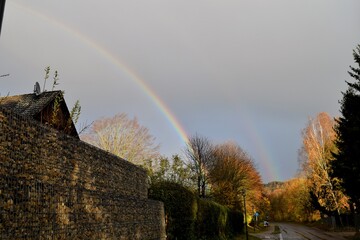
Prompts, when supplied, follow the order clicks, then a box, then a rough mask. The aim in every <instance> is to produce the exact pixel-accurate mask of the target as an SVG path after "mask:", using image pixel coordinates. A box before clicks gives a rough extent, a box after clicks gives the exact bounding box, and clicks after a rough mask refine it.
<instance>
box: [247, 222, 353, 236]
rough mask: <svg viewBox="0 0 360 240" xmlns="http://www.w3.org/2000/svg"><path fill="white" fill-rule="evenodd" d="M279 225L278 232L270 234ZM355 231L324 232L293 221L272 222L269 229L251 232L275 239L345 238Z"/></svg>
mask: <svg viewBox="0 0 360 240" xmlns="http://www.w3.org/2000/svg"><path fill="white" fill-rule="evenodd" d="M275 225H277V226H279V227H280V230H281V233H280V234H272V231H273V230H274V226H275ZM354 234H355V233H339V232H325V231H323V230H320V229H317V228H312V227H307V226H304V225H299V224H294V223H273V224H272V226H271V227H270V228H269V231H267V232H264V233H258V234H253V235H255V236H257V237H259V238H261V239H277V240H346V239H348V238H345V237H344V236H352V235H354Z"/></svg>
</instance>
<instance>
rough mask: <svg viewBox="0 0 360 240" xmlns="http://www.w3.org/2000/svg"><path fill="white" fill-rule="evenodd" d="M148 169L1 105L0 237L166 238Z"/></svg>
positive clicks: (159, 206)
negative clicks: (149, 194)
mask: <svg viewBox="0 0 360 240" xmlns="http://www.w3.org/2000/svg"><path fill="white" fill-rule="evenodd" d="M147 190H148V185H147V175H146V172H145V170H143V169H142V168H140V167H137V166H135V165H133V164H131V163H129V162H127V161H125V160H123V159H120V158H118V157H116V156H114V155H112V154H109V153H107V152H105V151H102V150H100V149H98V148H96V147H94V146H91V145H89V144H86V143H84V142H82V141H79V140H78V139H76V138H73V137H70V136H67V135H65V134H62V133H60V132H58V131H56V130H54V129H51V128H49V127H47V126H44V125H42V124H40V123H38V122H35V121H33V120H31V119H27V118H25V117H22V116H20V115H18V114H14V113H12V112H11V111H8V110H6V109H2V108H0V239H165V226H164V212H163V211H164V210H163V204H162V203H161V202H158V201H153V200H149V199H147Z"/></svg>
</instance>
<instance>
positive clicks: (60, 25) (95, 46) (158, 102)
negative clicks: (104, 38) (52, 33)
mask: <svg viewBox="0 0 360 240" xmlns="http://www.w3.org/2000/svg"><path fill="white" fill-rule="evenodd" d="M11 3H12V4H14V5H16V7H18V8H20V9H22V10H24V11H27V12H30V13H31V14H32V15H35V16H37V17H39V18H41V19H43V20H45V21H47V22H50V23H51V24H53V25H55V26H56V27H58V28H60V29H62V30H64V31H65V32H68V33H69V34H71V35H72V36H74V37H76V38H77V39H78V40H79V41H81V42H82V43H85V44H86V45H88V46H89V47H90V48H91V49H94V50H95V51H96V52H97V53H98V54H99V55H101V56H102V57H104V58H105V59H107V60H108V61H109V62H110V63H111V64H113V65H114V66H115V67H117V68H119V69H121V70H122V72H123V73H125V74H126V75H127V76H128V77H129V78H130V79H131V80H133V81H134V82H135V84H136V85H137V86H139V87H140V88H141V90H142V91H143V92H144V93H145V94H146V95H147V96H148V97H149V98H150V99H151V101H152V102H153V103H154V104H155V105H156V107H157V108H158V109H159V110H160V111H161V113H162V114H163V115H164V116H165V118H166V119H167V120H168V121H169V122H170V124H171V126H172V127H173V128H174V130H175V131H176V133H177V134H178V136H179V137H180V139H181V140H182V141H183V142H184V143H186V144H187V143H188V141H189V138H188V134H187V133H186V131H185V129H184V127H183V126H182V125H181V124H180V122H179V120H178V119H177V118H176V116H175V115H174V114H173V113H172V112H171V110H170V109H169V107H168V106H167V105H166V103H165V102H164V101H163V100H162V99H161V98H160V97H159V96H158V95H157V94H156V92H155V91H154V90H153V89H152V88H151V87H150V86H149V85H148V84H147V83H146V82H145V81H144V80H143V79H142V78H141V77H140V76H139V75H138V74H136V73H135V72H134V71H133V70H132V69H131V68H130V67H129V66H127V65H126V64H124V63H123V62H122V61H121V60H120V59H119V58H118V57H117V56H115V55H113V54H112V53H111V52H110V51H108V50H107V49H106V48H105V47H103V46H101V45H99V44H98V43H96V42H95V41H94V40H92V39H90V38H89V37H87V36H86V35H84V34H82V33H81V32H79V31H77V30H76V29H74V28H71V27H70V26H68V25H65V24H64V23H62V22H60V21H57V20H56V19H54V18H51V17H49V16H47V15H45V14H43V13H41V12H38V11H36V10H35V9H33V8H31V7H29V6H25V5H22V4H18V3H13V2H11Z"/></svg>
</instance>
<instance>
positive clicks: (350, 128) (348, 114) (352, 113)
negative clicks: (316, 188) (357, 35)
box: [332, 45, 360, 213]
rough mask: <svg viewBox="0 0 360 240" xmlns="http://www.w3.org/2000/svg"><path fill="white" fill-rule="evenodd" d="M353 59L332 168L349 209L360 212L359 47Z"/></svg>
mask: <svg viewBox="0 0 360 240" xmlns="http://www.w3.org/2000/svg"><path fill="white" fill-rule="evenodd" d="M353 56H354V60H355V63H356V64H357V65H358V66H357V67H352V66H350V69H351V70H350V71H349V72H348V73H349V75H350V76H351V77H352V78H354V79H355V82H354V83H350V82H346V83H347V84H348V89H347V90H346V92H345V93H343V99H342V100H341V101H340V104H341V109H340V112H341V114H342V116H341V117H340V118H339V119H337V124H336V126H335V131H336V133H337V136H338V138H337V140H336V145H337V148H338V153H334V154H333V156H334V158H335V161H332V168H333V175H334V176H335V177H338V178H339V179H340V180H341V186H342V187H343V188H344V190H345V193H346V194H347V195H348V196H349V198H350V206H351V208H352V210H353V211H354V212H356V213H360V187H359V186H360V45H358V46H357V48H356V49H355V50H354V51H353Z"/></svg>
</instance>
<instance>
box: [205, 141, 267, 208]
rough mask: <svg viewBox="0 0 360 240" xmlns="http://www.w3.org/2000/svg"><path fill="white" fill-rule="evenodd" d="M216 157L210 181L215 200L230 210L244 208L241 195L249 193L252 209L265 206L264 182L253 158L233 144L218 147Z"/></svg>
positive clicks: (228, 143)
mask: <svg viewBox="0 0 360 240" xmlns="http://www.w3.org/2000/svg"><path fill="white" fill-rule="evenodd" d="M213 154H214V157H213V162H212V164H211V165H210V168H209V179H210V184H211V193H212V196H213V198H214V200H215V201H217V202H219V203H220V204H223V205H226V206H228V207H230V208H242V206H243V205H242V204H241V203H242V199H243V197H242V194H241V191H242V190H246V193H247V194H246V195H247V202H248V206H249V208H253V207H255V206H260V205H261V204H263V201H262V197H263V196H262V189H263V188H262V187H263V185H262V180H261V177H260V174H259V172H258V171H257V170H256V167H255V164H254V161H253V160H252V159H251V157H250V156H249V155H248V154H247V153H246V152H245V151H244V150H243V149H242V148H241V147H240V146H238V145H237V144H235V143H233V142H227V143H224V144H220V145H216V146H215V147H214V150H213ZM258 208H260V207H258ZM249 212H250V211H249Z"/></svg>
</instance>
